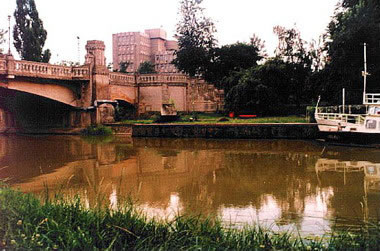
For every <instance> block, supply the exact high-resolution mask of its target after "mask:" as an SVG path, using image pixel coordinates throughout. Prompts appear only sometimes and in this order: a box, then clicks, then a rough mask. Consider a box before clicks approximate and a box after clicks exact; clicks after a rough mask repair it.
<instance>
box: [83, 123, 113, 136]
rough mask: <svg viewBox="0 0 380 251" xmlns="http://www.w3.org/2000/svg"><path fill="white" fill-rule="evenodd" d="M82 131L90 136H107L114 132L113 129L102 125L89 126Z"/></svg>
mask: <svg viewBox="0 0 380 251" xmlns="http://www.w3.org/2000/svg"><path fill="white" fill-rule="evenodd" d="M82 133H83V134H84V135H89V136H106V135H111V134H112V129H111V128H109V127H106V126H102V125H97V126H89V127H87V128H86V129H84V130H83V131H82Z"/></svg>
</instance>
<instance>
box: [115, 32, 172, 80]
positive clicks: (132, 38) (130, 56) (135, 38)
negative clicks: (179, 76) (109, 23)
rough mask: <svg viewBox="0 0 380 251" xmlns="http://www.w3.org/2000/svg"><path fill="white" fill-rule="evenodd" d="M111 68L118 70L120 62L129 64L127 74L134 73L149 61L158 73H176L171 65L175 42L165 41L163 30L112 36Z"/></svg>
mask: <svg viewBox="0 0 380 251" xmlns="http://www.w3.org/2000/svg"><path fill="white" fill-rule="evenodd" d="M112 45H113V47H112V54H113V68H114V69H115V70H119V69H120V64H121V63H122V62H129V66H128V68H127V71H128V72H136V71H137V69H138V68H139V66H140V64H141V63H143V62H145V61H149V62H152V63H153V64H155V69H156V71H157V72H159V73H177V72H178V70H177V69H176V68H175V67H174V65H172V64H171V62H172V60H173V59H174V52H175V50H177V49H178V44H177V42H176V41H172V40H167V35H166V31H165V30H163V29H149V30H145V32H122V33H117V34H113V35H112Z"/></svg>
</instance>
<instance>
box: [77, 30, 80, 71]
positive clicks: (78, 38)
mask: <svg viewBox="0 0 380 251" xmlns="http://www.w3.org/2000/svg"><path fill="white" fill-rule="evenodd" d="M77 40H78V65H80V37H79V36H77Z"/></svg>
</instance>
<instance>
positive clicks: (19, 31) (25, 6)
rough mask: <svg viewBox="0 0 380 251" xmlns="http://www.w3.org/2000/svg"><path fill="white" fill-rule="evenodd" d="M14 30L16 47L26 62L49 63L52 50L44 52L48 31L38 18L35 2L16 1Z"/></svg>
mask: <svg viewBox="0 0 380 251" xmlns="http://www.w3.org/2000/svg"><path fill="white" fill-rule="evenodd" d="M16 4H17V6H16V10H15V12H14V17H15V20H16V24H15V26H14V29H13V39H14V46H15V48H16V50H17V52H18V53H19V55H20V57H21V58H22V59H24V60H29V61H36V62H49V60H50V56H51V53H50V50H49V49H47V50H44V51H43V47H44V45H45V40H46V37H47V31H46V30H45V29H44V26H43V22H42V20H41V19H40V18H39V16H38V11H37V7H36V4H35V2H34V0H16Z"/></svg>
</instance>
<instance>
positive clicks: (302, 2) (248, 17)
mask: <svg viewBox="0 0 380 251" xmlns="http://www.w3.org/2000/svg"><path fill="white" fill-rule="evenodd" d="M0 2H1V5H0V29H7V27H8V19H7V16H8V15H11V16H12V20H11V26H13V25H14V18H13V12H14V10H15V6H16V0H0ZM35 2H36V5H37V9H38V12H39V15H40V18H41V19H42V21H43V22H44V27H45V29H46V30H47V32H48V37H47V40H46V46H45V48H49V49H50V50H51V51H52V59H51V62H52V63H55V62H59V61H61V60H68V61H78V40H77V36H79V37H80V59H81V63H83V61H84V54H85V49H84V46H85V43H86V41H87V40H94V39H97V40H103V41H104V42H105V43H106V57H107V62H111V61H112V56H111V55H112V34H113V33H118V32H128V31H143V30H144V29H150V28H160V27H162V28H163V29H165V30H166V31H167V32H168V36H169V38H172V36H173V35H174V33H175V27H176V24H177V21H178V8H179V0H61V1H58V0H35ZM337 2H338V0H317V1H316V0H286V1H285V0H234V1H227V0H204V2H203V4H202V5H203V7H204V8H205V9H206V15H207V16H208V17H210V18H211V19H212V20H213V21H214V22H215V23H216V28H217V30H218V32H217V34H216V37H217V39H218V41H219V44H220V45H224V44H230V43H234V42H236V41H240V42H248V41H249V38H250V37H251V36H252V34H253V33H255V34H257V35H258V36H259V37H260V38H261V39H263V40H265V41H266V43H265V44H266V49H267V52H268V53H269V54H273V51H274V49H275V47H276V45H277V38H276V36H275V35H274V34H273V26H276V25H281V26H285V27H287V28H291V27H293V26H294V24H296V26H297V28H298V29H299V30H300V31H301V35H302V38H303V39H305V40H307V41H311V39H318V37H319V35H320V34H322V33H324V32H325V30H326V27H327V24H328V22H329V21H330V19H331V16H332V15H333V13H334V8H335V6H336V4H337ZM3 47H6V50H7V48H8V47H7V46H4V45H3ZM12 52H13V54H14V55H16V52H15V50H14V49H13V50H12ZM17 57H18V56H17Z"/></svg>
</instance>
